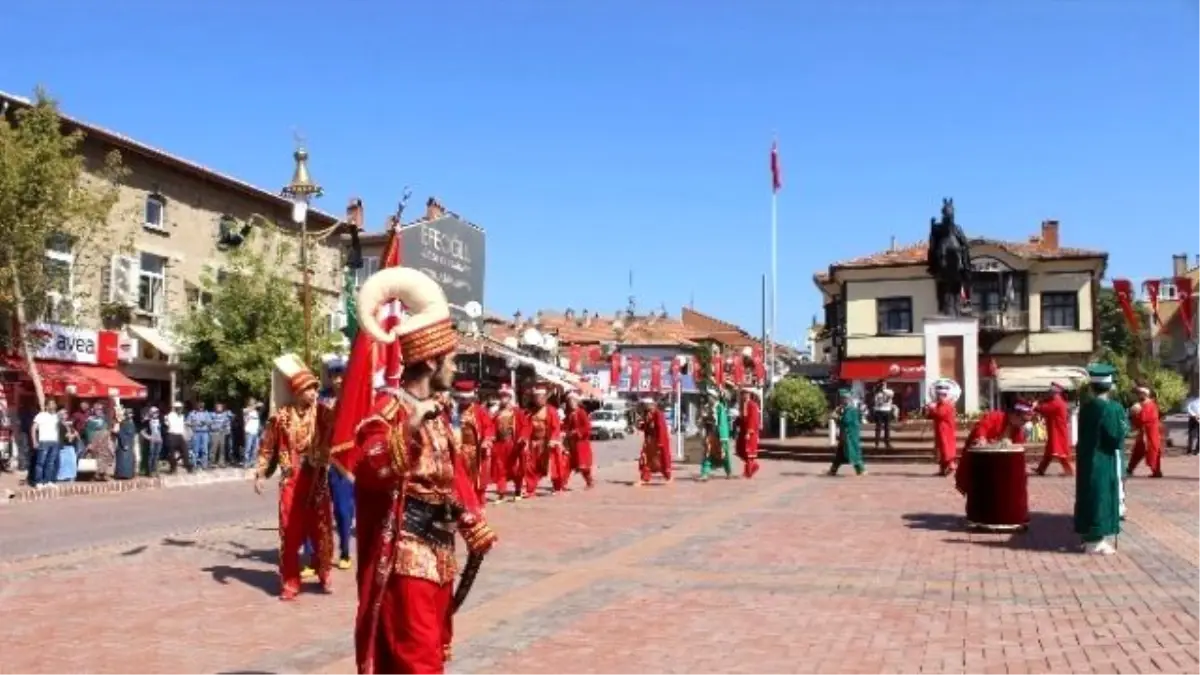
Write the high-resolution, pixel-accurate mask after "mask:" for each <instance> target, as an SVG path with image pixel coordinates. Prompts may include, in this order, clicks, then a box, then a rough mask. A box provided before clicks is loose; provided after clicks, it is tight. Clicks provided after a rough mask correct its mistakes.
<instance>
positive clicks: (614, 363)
mask: <svg viewBox="0 0 1200 675" xmlns="http://www.w3.org/2000/svg"><path fill="white" fill-rule="evenodd" d="M608 383H609V386H611V387H612V388H613V389H617V388H619V387H620V386H621V353H620V352H613V353H612V356H610V357H608Z"/></svg>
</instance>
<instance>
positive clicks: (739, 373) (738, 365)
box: [733, 354, 746, 387]
mask: <svg viewBox="0 0 1200 675" xmlns="http://www.w3.org/2000/svg"><path fill="white" fill-rule="evenodd" d="M733 383H734V384H736V385H737V386H739V387H740V386H742V385H743V384H745V383H746V359H745V358H743V357H742V355H741V354H738V355H737V356H735V357H733Z"/></svg>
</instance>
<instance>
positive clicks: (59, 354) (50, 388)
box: [0, 324, 146, 408]
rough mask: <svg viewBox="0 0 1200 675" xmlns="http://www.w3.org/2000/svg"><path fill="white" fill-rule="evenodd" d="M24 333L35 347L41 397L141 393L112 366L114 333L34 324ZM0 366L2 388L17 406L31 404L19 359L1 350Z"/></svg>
mask: <svg viewBox="0 0 1200 675" xmlns="http://www.w3.org/2000/svg"><path fill="white" fill-rule="evenodd" d="M29 337H30V342H31V343H32V344H34V345H37V347H36V348H35V351H34V352H33V354H32V356H33V359H34V367H35V368H36V369H37V372H38V375H39V376H40V378H41V381H42V389H43V391H44V393H45V395H46V396H47V397H52V398H74V399H100V398H107V399H116V400H140V399H144V398H145V397H146V387H145V386H144V385H142V384H140V383H138V382H135V381H134V380H132V379H130V378H129V377H127V376H126V375H124V374H123V373H121V372H120V371H119V370H118V369H117V366H118V363H119V357H120V353H121V342H122V341H121V336H120V334H119V333H117V332H115V331H107V330H90V329H86V328H74V327H69V326H60V325H56V324H40V325H37V326H34V327H32V328H31V329H30V330H29ZM0 364H2V367H3V370H4V371H5V376H4V381H5V384H6V388H7V389H8V390H9V391H10V392H11V393H12V395H13V397H14V398H15V399H16V401H17V406H18V408H23V407H26V406H29V407H36V397H35V395H34V390H33V381H32V379H31V378H30V376H29V371H28V369H27V366H26V361H25V358H24V357H23V356H22V355H20V354H6V355H4V356H3V357H2V360H0ZM10 402H11V400H10Z"/></svg>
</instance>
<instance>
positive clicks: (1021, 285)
mask: <svg viewBox="0 0 1200 675" xmlns="http://www.w3.org/2000/svg"><path fill="white" fill-rule="evenodd" d="M1025 279H1026V277H1025V273H1024V272H1007V273H1003V274H976V275H975V276H974V278H973V279H972V280H971V306H972V307H973V308H974V310H975V312H976V313H987V312H1000V311H1006V312H1016V311H1024V310H1027V309H1029V294H1028V293H1027V292H1026V289H1025Z"/></svg>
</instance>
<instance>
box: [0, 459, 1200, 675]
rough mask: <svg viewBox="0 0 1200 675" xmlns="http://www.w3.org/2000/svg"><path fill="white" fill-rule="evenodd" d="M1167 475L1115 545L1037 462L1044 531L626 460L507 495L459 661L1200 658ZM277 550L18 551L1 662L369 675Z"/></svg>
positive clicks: (1151, 668) (258, 539)
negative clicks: (281, 596)
mask: <svg viewBox="0 0 1200 675" xmlns="http://www.w3.org/2000/svg"><path fill="white" fill-rule="evenodd" d="M1166 470H1167V472H1168V475H1169V476H1170V477H1169V478H1167V479H1163V480H1152V479H1148V478H1135V479H1134V480H1133V481H1132V482H1131V483H1130V487H1129V498H1130V514H1129V519H1128V521H1127V522H1126V530H1125V532H1124V533H1123V534H1122V536H1121V538H1120V555H1118V556H1115V557H1109V558H1096V557H1087V556H1083V555H1081V554H1079V553H1077V552H1076V546H1075V544H1076V540H1075V537H1074V535H1073V534H1072V533H1071V522H1070V517H1069V513H1070V510H1071V501H1072V495H1073V491H1074V488H1073V482H1072V481H1071V480H1069V479H1065V478H1061V477H1046V478H1034V479H1031V482H1030V490H1031V499H1032V503H1033V506H1034V509H1035V511H1036V514H1035V516H1034V520H1033V524H1032V529H1031V531H1030V532H1028V533H1026V534H1023V535H990V534H972V533H967V532H966V531H964V530H963V528H962V518H961V515H962V510H963V503H962V499H961V498H960V497H959V496H958V495H957V494H956V493H955V492H954V491H953V487H952V484H951V483H950V482H949V481H948V480H947V479H944V478H936V477H933V476H931V475H929V473H930V472H929V471H928V467H926V466H906V465H888V466H886V467H882V466H881V467H877V469H873V470H872V471H871V473H870V474H869V475H868V476H865V477H854V476H852V475H845V476H840V477H837V478H829V477H825V476H822V475H820V467H817V466H811V465H798V464H795V463H788V462H773V463H768V464H767V465H766V466H765V468H764V470H763V471H762V472H761V473H760V474H759V476H758V477H756V478H755V479H754V480H753V481H744V480H740V479H735V480H724V479H715V480H713V481H710V482H708V483H699V482H695V481H693V480H691V479H690V477H688V476H686V475H684V476H681V477H680V478H679V479H678V480H677V481H676V482H675V483H674V484H673V485H670V486H652V487H634V486H631V485H629V484H628V481H629V479H630V478H632V477H633V475H634V471H635V468H634V467H633V466H632V465H630V464H627V463H620V464H615V465H612V466H609V467H607V468H605V469H604V470H603V471H602V472H601V474H600V481H598V482H599V486H598V487H597V489H595V490H592V491H583V490H576V491H574V492H572V493H570V494H568V495H565V496H560V497H546V498H539V499H536V500H532V501H527V502H521V503H518V504H504V505H500V506H496V507H492V508H491V509H490V510H489V517H490V519H491V520H492V521H493V523H494V525H495V527H496V528H497V530H499V532H500V535H501V539H502V541H501V545H500V547H499V548H498V549H497V550H496V551H495V552H494V554H493V555H492V556H490V557H489V559H488V561H487V563H486V564H485V566H484V569H483V571H482V573H481V575H480V579H479V582H478V583H477V585H476V588H475V592H474V594H473V595H472V597H471V599H470V600H469V601H468V603H467V606H466V607H464V609H463V611H462V613H461V614H460V615H459V617H458V620H457V624H456V634H457V640H456V644H455V660H454V662H453V663H452V664H451V671H452V672H457V673H489V672H491V673H562V672H568V673H570V672H580V673H640V672H664V673H684V672H689V673H694V672H733V673H761V672H829V673H851V672H884V673H918V672H935V673H965V672H976V673H978V672H983V673H991V672H1008V673H1021V672H1030V673H1036V672H1054V673H1058V672H1108V673H1112V672H1116V673H1126V672H1143V673H1146V672H1197V670H1198V669H1200V659H1198V655H1197V641H1198V640H1200V628H1198V620H1197V602H1198V601H1200V597H1198V591H1197V574H1198V572H1200V549H1198V541H1197V539H1198V537H1197V532H1198V530H1200V523H1198V518H1197V512H1198V510H1200V490H1198V483H1197V464H1196V462H1195V460H1194V458H1186V457H1173V458H1169V459H1168V460H1167V463H1166ZM208 489H213V490H216V489H218V488H197V490H208ZM168 492H169V491H164V494H167V493H168ZM177 494H182V493H181V492H180V493H177ZM274 547H275V531H274V524H273V523H271V522H270V521H269V520H267V519H266V517H265V515H264V516H263V517H262V518H259V519H258V520H256V521H255V522H250V523H242V524H237V525H227V526H222V527H213V528H210V529H203V530H200V531H198V532H194V533H192V534H188V535H173V536H167V537H156V538H155V539H153V540H150V541H144V542H141V543H136V544H134V543H126V544H122V545H121V546H113V547H107V548H104V547H101V548H93V549H91V550H89V551H86V552H83V553H80V552H74V553H64V554H55V555H52V556H49V557H43V558H39V559H36V560H32V561H31V560H24V561H19V562H12V563H9V564H7V565H0V579H2V581H0V607H3V609H4V611H3V614H4V615H6V616H8V617H18V618H17V620H5V628H6V633H7V635H6V638H7V639H6V640H5V649H4V651H3V655H2V656H0V672H67V671H71V672H159V673H176V672H271V673H276V672H322V673H335V672H351V671H352V670H353V667H354V663H353V659H352V656H353V646H352V644H351V642H350V630H351V623H352V617H353V613H354V607H353V602H354V593H353V588H352V586H351V583H352V579H353V575H352V573H350V572H342V573H338V574H337V576H336V577H335V583H336V584H338V586H337V588H336V589H335V593H334V595H332V596H323V595H320V594H317V593H315V592H313V593H310V594H304V595H302V596H301V598H300V600H299V601H298V602H296V603H294V604H283V603H279V602H277V601H275V600H274V598H273V597H272V594H273V593H274V591H275V587H276V578H275V573H274V569H273V564H274V561H275V559H276V553H275V550H274ZM48 636H51V637H52V640H53V644H54V647H53V648H49V649H48V648H45V647H44V645H45V644H46V640H47V639H48Z"/></svg>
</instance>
